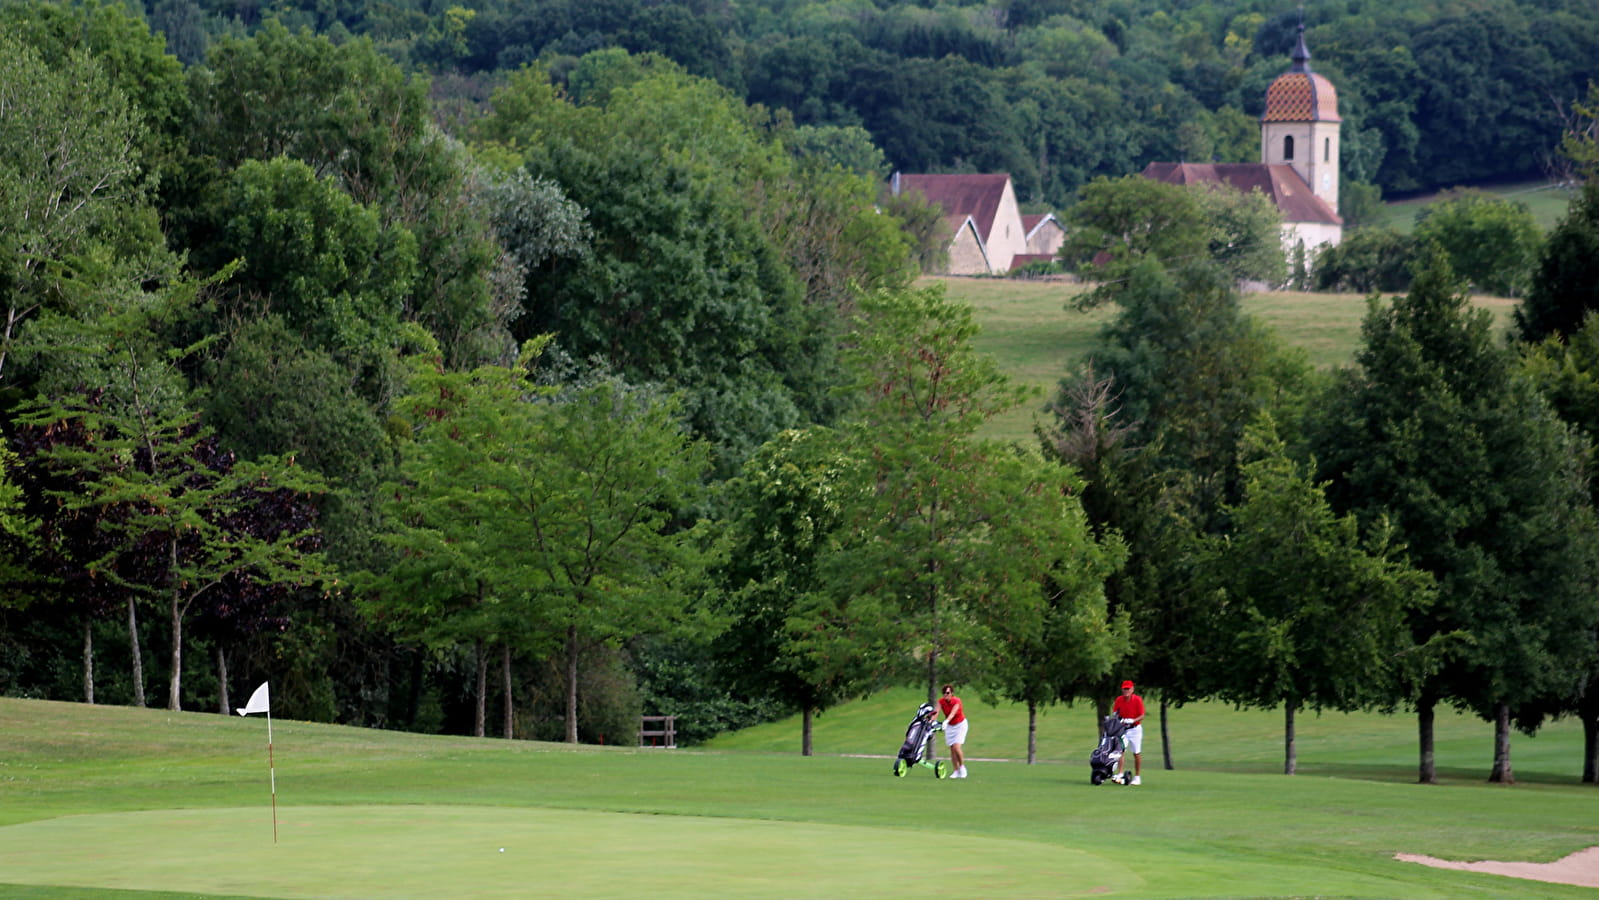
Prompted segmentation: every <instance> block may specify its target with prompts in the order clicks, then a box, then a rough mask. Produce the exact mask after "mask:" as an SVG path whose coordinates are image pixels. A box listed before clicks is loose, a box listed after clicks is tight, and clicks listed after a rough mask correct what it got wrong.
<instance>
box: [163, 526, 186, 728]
mask: <svg viewBox="0 0 1599 900" xmlns="http://www.w3.org/2000/svg"><path fill="white" fill-rule="evenodd" d="M171 546H172V559H171V561H170V563H171V568H170V569H168V570H167V571H169V572H177V570H178V542H177V541H173V542H172V545H171ZM179 590H180V588H178V587H176V586H174V587H173V588H172V599H171V601H170V602H171V604H172V606H171V609H170V610H169V612H170V613H171V615H172V677H171V678H169V679H168V680H167V709H170V710H172V711H173V712H177V711H178V710H181V709H183V606H182V604H181V603H179V597H178V592H179Z"/></svg>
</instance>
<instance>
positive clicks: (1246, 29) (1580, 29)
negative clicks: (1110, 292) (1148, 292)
mask: <svg viewBox="0 0 1599 900" xmlns="http://www.w3.org/2000/svg"><path fill="white" fill-rule="evenodd" d="M1299 7H1303V10H1302V11H1301V9H1300V8H1299ZM148 16H149V20H150V22H151V23H152V26H153V27H154V28H155V29H156V30H158V31H160V32H162V33H164V34H165V35H166V36H167V39H168V43H169V45H170V46H171V47H172V50H173V52H174V53H175V54H176V55H177V56H178V58H180V59H182V60H183V61H184V62H186V63H194V62H198V61H200V60H201V59H202V58H203V56H204V53H205V49H206V47H207V46H208V45H209V43H211V42H213V41H215V40H216V39H218V37H219V36H221V35H237V34H241V33H246V32H249V31H251V30H253V29H255V28H257V27H259V25H260V24H261V22H262V21H264V20H266V19H268V18H276V19H278V20H281V21H282V22H283V23H284V24H285V25H287V26H288V27H289V28H291V29H296V28H300V27H306V28H310V29H312V30H315V31H317V32H319V33H325V34H328V35H330V36H331V37H333V38H335V39H336V40H341V39H343V38H345V37H346V36H351V35H355V36H364V37H369V38H371V39H372V40H373V41H374V43H375V46H377V47H378V48H379V49H380V50H381V51H382V52H383V53H385V54H387V55H388V56H390V57H391V58H393V59H394V60H396V61H397V62H398V63H399V64H400V65H401V66H402V67H404V68H405V69H406V70H408V71H418V72H427V73H430V74H432V75H433V76H435V81H434V91H435V93H436V95H437V96H438V97H439V98H440V99H445V100H447V101H448V102H450V103H451V104H453V105H455V106H456V107H458V108H471V107H472V106H473V105H475V104H476V103H477V102H478V101H481V100H482V99H483V98H484V97H486V96H487V94H488V92H489V91H491V90H492V89H493V88H494V86H496V85H497V84H499V83H501V81H502V80H503V78H504V77H505V74H506V73H508V72H511V71H515V70H516V69H518V68H520V67H522V66H524V65H526V64H528V63H532V62H535V61H542V62H544V63H545V64H548V65H550V66H551V67H552V68H554V69H556V70H557V71H561V70H563V69H565V68H566V67H569V66H570V65H572V61H574V60H576V59H577V58H579V57H581V56H582V55H584V54H586V53H588V52H590V51H593V50H596V49H602V48H607V47H620V48H623V49H626V50H628V51H629V52H631V53H656V54H660V55H662V56H665V57H667V58H669V59H671V60H673V61H675V62H676V63H678V64H679V65H681V66H682V67H683V68H684V70H686V71H688V72H690V73H693V74H695V75H699V76H702V77H705V78H709V79H713V80H715V81H716V82H718V83H720V84H722V85H724V86H725V87H727V88H728V89H729V90H731V91H732V92H733V93H734V94H736V95H737V96H740V97H742V98H743V99H744V100H745V101H747V102H748V103H751V104H760V105H762V106H765V107H766V108H768V109H772V110H783V111H785V115H788V116H791V117H792V119H793V121H794V123H795V124H797V125H806V126H815V127H819V128H828V129H833V128H863V129H865V130H866V132H867V133H868V134H869V135H870V136H871V139H872V142H873V143H874V144H875V145H876V146H877V147H880V148H881V149H882V151H883V154H884V156H885V158H886V164H887V165H888V166H891V167H893V168H895V169H898V170H901V171H907V172H946V171H949V172H953V171H972V172H1009V173H1010V174H1011V175H1012V176H1013V177H1014V178H1015V181H1016V185H1017V192H1018V195H1019V198H1020V199H1021V201H1022V202H1023V203H1024V204H1031V205H1033V206H1035V207H1038V208H1041V209H1043V208H1054V209H1060V208H1063V207H1065V206H1066V205H1069V203H1070V202H1071V200H1072V198H1073V192H1074V191H1075V190H1076V189H1077V188H1078V187H1080V186H1081V185H1082V184H1084V183H1085V182H1087V181H1088V180H1090V179H1092V178H1093V177H1095V176H1099V175H1105V176H1110V177H1116V176H1119V175H1124V174H1127V173H1129V172H1137V171H1139V170H1141V169H1142V168H1143V167H1144V165H1145V164H1147V163H1149V162H1152V161H1177V160H1186V161H1198V162H1204V161H1211V160H1215V161H1221V162H1255V161H1257V160H1258V158H1259V144H1258V129H1257V127H1256V125H1255V121H1256V119H1258V117H1259V115H1260V113H1261V109H1262V104H1263V101H1264V92H1265V88H1266V85H1267V84H1268V83H1269V82H1270V80H1271V79H1272V78H1273V77H1275V76H1276V75H1277V74H1279V73H1280V72H1281V71H1282V70H1283V69H1284V68H1285V66H1286V60H1287V57H1288V53H1289V51H1290V49H1291V48H1292V45H1293V40H1294V36H1295V32H1296V30H1297V28H1298V26H1299V25H1300V23H1301V17H1303V24H1304V25H1305V26H1306V28H1307V32H1306V36H1307V39H1308V41H1309V45H1310V47H1311V50H1312V54H1313V65H1314V67H1315V69H1316V71H1318V72H1321V73H1322V74H1324V75H1326V76H1328V77H1329V78H1330V79H1331V80H1332V81H1333V83H1334V85H1335V86H1336V87H1337V89H1338V92H1339V111H1340V113H1341V114H1342V116H1343V117H1344V126H1343V148H1344V149H1343V166H1344V181H1345V183H1346V184H1347V183H1349V182H1358V183H1362V184H1368V185H1375V186H1376V187H1378V188H1380V189H1381V190H1382V192H1383V193H1384V194H1385V195H1389V196H1393V195H1397V194H1403V193H1405V192H1414V191H1424V190H1432V189H1441V188H1449V187H1453V186H1457V185H1465V184H1474V183H1479V182H1484V181H1490V180H1496V179H1499V180H1505V179H1519V178H1526V177H1538V176H1541V175H1543V174H1544V172H1545V167H1546V166H1547V164H1548V163H1549V161H1550V159H1551V151H1552V150H1553V148H1554V145H1555V143H1556V142H1557V140H1558V135H1559V132H1560V129H1561V126H1562V124H1563V122H1564V118H1565V117H1566V116H1567V115H1569V113H1570V110H1571V104H1572V102H1573V101H1574V100H1576V99H1578V98H1579V97H1580V96H1581V95H1582V93H1583V92H1584V90H1585V88H1586V85H1587V83H1588V81H1589V80H1591V79H1594V78H1596V77H1599V71H1596V68H1595V67H1596V62H1595V61H1596V60H1599V10H1596V8H1595V5H1594V3H1593V2H1592V0H1513V2H1500V3H1487V2H1480V0H1388V2H1383V0H1326V2H1318V3H1311V4H1293V3H1282V2H1274V0H1206V2H1196V0H1113V2H1100V0H1094V2H1089V0H988V2H960V3H940V4H936V5H935V4H925V5H924V4H916V3H904V2H895V0H877V2H865V0H837V2H809V3H799V2H785V3H773V2H760V3H752V2H743V0H731V2H724V3H702V2H684V3H669V2H637V0H604V2H581V3H579V2H569V0H551V2H544V0H540V2H533V3H506V2H500V0H461V2H458V3H445V2H433V0H397V2H392V3H348V2H339V3H331V2H311V0H279V2H275V3H270V4H267V3H255V2H249V0H161V2H159V3H152V4H150V5H149V8H148Z"/></svg>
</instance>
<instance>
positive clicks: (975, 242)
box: [890, 172, 1065, 275]
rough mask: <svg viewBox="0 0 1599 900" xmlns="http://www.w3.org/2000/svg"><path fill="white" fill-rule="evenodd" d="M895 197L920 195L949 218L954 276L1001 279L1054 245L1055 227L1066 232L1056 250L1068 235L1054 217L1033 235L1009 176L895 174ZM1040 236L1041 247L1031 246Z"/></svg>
mask: <svg viewBox="0 0 1599 900" xmlns="http://www.w3.org/2000/svg"><path fill="white" fill-rule="evenodd" d="M890 187H891V189H892V190H893V192H894V195H895V196H899V195H900V194H902V193H909V192H912V191H914V192H917V193H920V194H921V195H922V196H923V197H925V198H927V202H928V203H931V204H934V205H936V206H938V207H939V208H940V209H942V210H943V212H944V222H945V224H947V225H948V226H949V230H950V233H951V234H952V235H953V237H952V238H951V240H950V245H949V269H948V274H950V275H998V274H1002V273H1005V272H1008V271H1010V270H1011V269H1012V268H1014V267H1015V265H1017V263H1016V259H1017V257H1026V256H1027V255H1028V254H1030V253H1034V252H1053V251H1052V250H1043V251H1035V250H1034V249H1033V248H1034V247H1035V246H1038V247H1046V248H1047V247H1048V244H1049V241H1050V240H1054V239H1055V238H1054V233H1053V232H1052V231H1051V230H1050V224H1051V223H1053V227H1054V229H1055V230H1059V231H1060V235H1061V237H1060V239H1059V240H1055V244H1054V248H1053V249H1059V248H1060V240H1064V234H1065V232H1064V231H1063V230H1060V223H1058V222H1055V219H1054V216H1048V217H1047V218H1048V220H1049V222H1048V223H1046V222H1043V221H1042V220H1040V221H1037V222H1034V223H1033V227H1032V229H1031V230H1030V229H1029V227H1028V225H1027V223H1026V222H1025V221H1024V219H1023V217H1022V214H1021V208H1020V207H1018V206H1017V205H1016V189H1015V187H1014V186H1013V185H1012V184H1011V178H1010V175H1008V174H1000V175H907V174H902V173H899V172H895V173H894V177H893V181H892V183H891V185H890ZM1035 232H1036V233H1037V235H1038V243H1036V244H1034V243H1030V241H1029V236H1030V234H1033V233H1035Z"/></svg>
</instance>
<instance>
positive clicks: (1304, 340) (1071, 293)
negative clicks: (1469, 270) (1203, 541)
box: [928, 277, 1517, 443]
mask: <svg viewBox="0 0 1599 900" xmlns="http://www.w3.org/2000/svg"><path fill="white" fill-rule="evenodd" d="M928 281H929V282H931V283H939V284H942V285H944V289H945V291H946V292H947V293H948V295H949V296H950V297H951V298H953V299H956V300H958V301H961V302H963V303H968V304H970V305H971V307H972V309H973V312H974V315H975V318H976V321H977V323H978V324H979V325H980V326H981V327H982V332H981V334H980V335H979V336H978V338H977V341H976V345H977V348H978V349H979V350H981V351H983V352H985V353H989V354H991V355H992V356H993V357H994V360H995V361H996V362H997V363H998V365H999V368H1000V370H1001V371H1003V372H1004V373H1005V374H1007V375H1009V376H1010V377H1011V378H1013V379H1015V380H1016V381H1017V382H1018V383H1020V384H1023V385H1026V386H1029V387H1031V388H1033V389H1034V390H1035V395H1034V399H1033V400H1032V401H1030V402H1029V403H1028V404H1026V405H1025V406H1022V407H1020V408H1018V409H1015V410H1012V411H1011V412H1010V413H1008V414H1006V415H1004V416H1000V417H998V418H996V419H994V420H993V421H991V422H990V423H989V424H988V425H987V426H986V427H985V428H984V430H983V432H982V433H983V435H984V436H985V437H993V438H1000V439H1004V440H1021V441H1027V442H1029V443H1030V442H1031V441H1032V435H1033V425H1034V423H1035V421H1039V420H1041V419H1042V418H1043V410H1044V408H1045V404H1046V403H1047V402H1048V401H1049V399H1050V397H1051V396H1052V395H1053V394H1054V391H1055V389H1056V387H1057V386H1058V385H1059V383H1060V380H1061V378H1062V377H1063V376H1065V375H1066V374H1067V373H1069V372H1073V371H1076V370H1077V369H1078V367H1079V366H1081V365H1082V364H1083V363H1084V362H1085V361H1086V360H1087V359H1088V357H1089V354H1090V351H1091V350H1092V348H1093V346H1094V344H1095V341H1096V339H1097V337H1098V335H1099V333H1100V330H1101V329H1102V328H1103V327H1104V325H1105V323H1107V322H1109V321H1110V320H1111V319H1112V318H1113V317H1114V315H1115V310H1114V308H1109V307H1105V308H1099V309H1094V310H1089V311H1086V312H1085V311H1081V310H1078V309H1076V308H1075V307H1074V306H1073V302H1074V300H1075V298H1076V297H1077V296H1079V295H1080V294H1081V293H1082V292H1083V291H1084V290H1086V288H1085V287H1084V286H1083V285H1081V284H1075V283H1072V282H1067V281H1023V280H1012V279H1000V278H958V277H948V278H939V279H928ZM1471 299H1472V303H1473V304H1474V305H1476V306H1477V307H1478V308H1479V309H1486V310H1488V311H1489V312H1491V313H1492V314H1493V317H1494V322H1495V327H1496V328H1498V329H1500V330H1507V329H1508V328H1509V327H1510V323H1511V315H1512V312H1513V311H1514V309H1515V305H1516V303H1517V301H1516V300H1513V299H1507V298H1503V297H1487V296H1480V297H1472V298H1471ZM1366 300H1367V298H1366V297H1365V296H1364V295H1362V294H1315V293H1302V292H1295V291H1262V292H1256V293H1247V294H1244V295H1243V297H1242V301H1241V306H1242V308H1243V311H1244V312H1245V313H1247V314H1249V315H1251V316H1254V317H1255V318H1256V319H1257V320H1259V321H1260V322H1261V323H1262V324H1264V325H1265V326H1266V327H1267V328H1270V329H1271V330H1272V331H1273V332H1275V333H1276V334H1277V335H1278V337H1279V338H1281V339H1282V341H1283V342H1284V343H1285V344H1287V345H1288V346H1290V347H1296V348H1299V349H1300V350H1302V351H1304V353H1305V355H1306V358H1307V359H1308V360H1309V362H1310V363H1311V365H1313V366H1315V367H1316V368H1318V369H1321V370H1323V371H1328V370H1331V369H1335V368H1337V367H1339V366H1345V365H1349V364H1351V363H1353V362H1354V359H1355V354H1356V352H1357V351H1358V350H1359V347H1360V325H1361V321H1362V319H1363V318H1364V317H1365V315H1366Z"/></svg>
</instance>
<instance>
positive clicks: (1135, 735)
mask: <svg viewBox="0 0 1599 900" xmlns="http://www.w3.org/2000/svg"><path fill="white" fill-rule="evenodd" d="M1111 710H1112V711H1113V712H1115V713H1116V717H1117V718H1119V719H1121V720H1122V721H1123V722H1125V723H1127V735H1126V740H1127V749H1128V750H1131V751H1132V752H1133V780H1132V781H1126V777H1127V775H1126V772H1125V771H1124V770H1125V769H1126V768H1127V757H1126V756H1125V755H1124V756H1122V758H1121V761H1120V762H1118V763H1116V769H1117V771H1116V780H1117V781H1121V782H1122V783H1124V784H1142V783H1143V781H1142V779H1141V777H1140V776H1142V775H1143V773H1144V698H1143V697H1140V696H1138V695H1137V694H1135V693H1133V683H1132V682H1131V681H1124V682H1122V693H1121V696H1120V697H1117V698H1116V702H1115V703H1112V704H1111Z"/></svg>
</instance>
